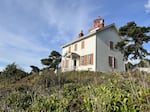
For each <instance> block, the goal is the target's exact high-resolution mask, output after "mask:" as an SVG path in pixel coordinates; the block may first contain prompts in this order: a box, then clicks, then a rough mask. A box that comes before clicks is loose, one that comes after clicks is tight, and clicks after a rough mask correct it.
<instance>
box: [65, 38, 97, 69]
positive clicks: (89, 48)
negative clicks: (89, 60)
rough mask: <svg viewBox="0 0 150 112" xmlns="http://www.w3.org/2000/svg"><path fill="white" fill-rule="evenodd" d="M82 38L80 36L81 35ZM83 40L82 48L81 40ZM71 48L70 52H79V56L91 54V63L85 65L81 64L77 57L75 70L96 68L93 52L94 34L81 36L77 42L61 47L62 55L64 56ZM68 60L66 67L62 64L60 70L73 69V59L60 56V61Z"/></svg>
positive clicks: (94, 47) (94, 48)
mask: <svg viewBox="0 0 150 112" xmlns="http://www.w3.org/2000/svg"><path fill="white" fill-rule="evenodd" d="M81 38H82V37H81ZM83 41H84V48H83V49H82V44H81V43H82V42H83ZM75 46H77V48H76V49H75ZM69 47H70V48H71V53H76V54H79V55H80V57H81V56H85V55H89V54H93V64H87V65H81V64H80V57H78V58H77V61H76V70H91V71H95V70H96V66H95V63H96V62H95V56H96V55H95V53H96V35H92V36H90V37H87V38H83V39H81V40H80V41H78V42H75V43H73V44H71V45H68V46H66V47H64V48H63V49H62V56H64V55H65V54H66V53H69V49H70V48H69ZM66 59H67V60H69V65H68V68H65V67H64V64H62V65H63V66H62V71H70V70H73V63H74V62H73V61H74V60H73V59H72V58H67V57H62V63H63V61H65V60H66Z"/></svg>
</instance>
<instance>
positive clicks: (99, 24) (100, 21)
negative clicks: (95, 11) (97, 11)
mask: <svg viewBox="0 0 150 112" xmlns="http://www.w3.org/2000/svg"><path fill="white" fill-rule="evenodd" d="M103 27H104V19H102V18H101V17H100V16H98V17H97V18H96V19H95V20H94V24H93V27H92V28H91V29H90V32H92V31H93V30H97V29H101V28H103Z"/></svg>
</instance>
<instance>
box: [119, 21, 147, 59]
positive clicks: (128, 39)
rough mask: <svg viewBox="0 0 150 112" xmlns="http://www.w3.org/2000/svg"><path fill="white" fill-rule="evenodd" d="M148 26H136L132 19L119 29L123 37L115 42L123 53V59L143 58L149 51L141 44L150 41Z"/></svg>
mask: <svg viewBox="0 0 150 112" xmlns="http://www.w3.org/2000/svg"><path fill="white" fill-rule="evenodd" d="M149 33H150V27H145V26H137V24H136V23H135V22H134V21H132V22H128V23H127V24H126V25H124V26H122V27H121V28H120V29H119V34H120V35H121V36H122V37H123V39H122V40H121V41H120V42H118V43H117V44H116V48H117V49H119V50H120V51H121V52H122V53H123V54H124V59H125V60H128V59H143V58H144V57H145V56H147V55H150V53H149V52H148V51H147V50H146V49H145V48H144V47H143V44H145V43H148V42H149V41H150V35H149Z"/></svg>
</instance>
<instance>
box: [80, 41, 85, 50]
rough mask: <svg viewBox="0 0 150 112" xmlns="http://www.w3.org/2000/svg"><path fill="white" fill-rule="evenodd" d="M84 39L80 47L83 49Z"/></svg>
mask: <svg viewBox="0 0 150 112" xmlns="http://www.w3.org/2000/svg"><path fill="white" fill-rule="evenodd" d="M84 47H85V46H84V41H82V42H81V49H84Z"/></svg>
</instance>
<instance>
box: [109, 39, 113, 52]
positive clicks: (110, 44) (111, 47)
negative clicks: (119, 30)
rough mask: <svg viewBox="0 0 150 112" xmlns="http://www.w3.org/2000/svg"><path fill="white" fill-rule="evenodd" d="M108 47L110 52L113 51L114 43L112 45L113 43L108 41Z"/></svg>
mask: <svg viewBox="0 0 150 112" xmlns="http://www.w3.org/2000/svg"><path fill="white" fill-rule="evenodd" d="M109 47H110V49H111V50H113V49H114V43H113V41H109Z"/></svg>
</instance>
